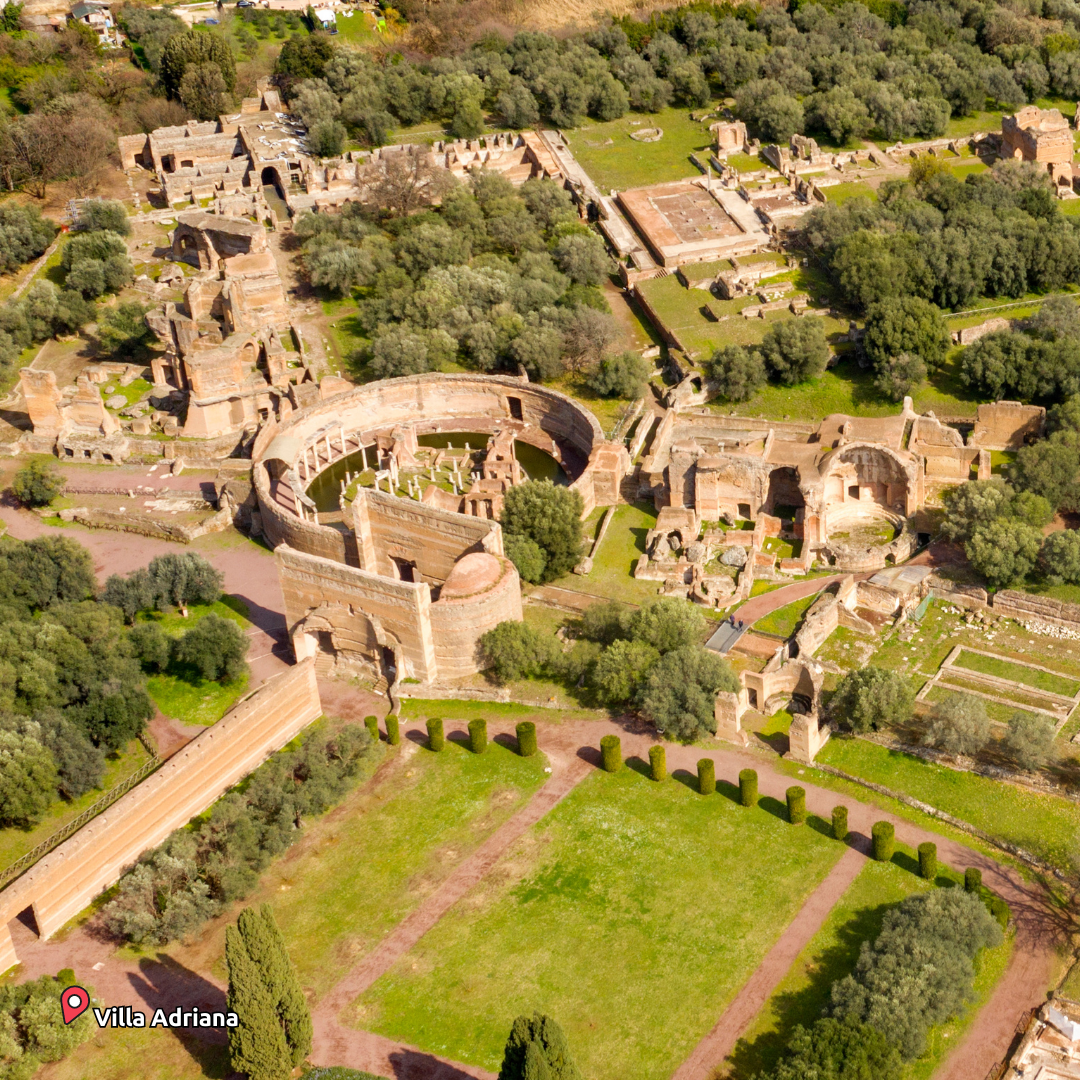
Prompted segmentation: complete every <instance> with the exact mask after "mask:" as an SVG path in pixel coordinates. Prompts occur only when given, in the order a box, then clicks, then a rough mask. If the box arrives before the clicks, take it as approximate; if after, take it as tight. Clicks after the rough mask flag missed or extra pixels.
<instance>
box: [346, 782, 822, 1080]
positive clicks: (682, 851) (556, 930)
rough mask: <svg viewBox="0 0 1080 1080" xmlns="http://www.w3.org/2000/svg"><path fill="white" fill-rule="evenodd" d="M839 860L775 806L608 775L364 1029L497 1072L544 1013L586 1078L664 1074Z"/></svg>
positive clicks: (514, 859) (570, 803)
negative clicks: (528, 1021)
mask: <svg viewBox="0 0 1080 1080" xmlns="http://www.w3.org/2000/svg"><path fill="white" fill-rule="evenodd" d="M776 808H778V807H776ZM841 850H842V849H841V848H840V845H838V844H836V843H834V842H832V841H829V840H826V839H825V838H824V837H822V836H821V835H819V834H818V833H816V832H814V831H813V830H811V829H793V828H792V827H791V826H790V825H788V824H786V823H785V822H783V821H782V820H780V819H779V817H777V816H774V814H772V813H770V812H769V810H768V809H765V808H759V809H755V810H750V811H747V810H744V809H742V808H741V807H739V806H737V805H735V804H734V803H733V802H732V801H731V800H730V799H729V798H726V797H724V796H723V795H719V794H718V795H716V796H714V797H711V798H702V797H701V796H700V795H697V794H696V793H695V792H693V791H691V790H689V788H688V787H687V786H685V785H683V784H681V783H678V782H677V781H671V782H667V783H664V784H654V783H652V782H651V781H649V780H647V779H645V778H644V777H643V776H641V775H639V774H638V773H637V772H636V771H634V770H632V769H624V770H623V771H622V772H621V773H620V774H618V775H615V776H610V775H607V774H603V773H597V774H595V775H593V776H591V777H589V778H588V779H587V780H586V781H585V782H584V783H583V784H582V785H581V786H579V787H578V788H577V789H576V790H575V791H574V792H573V793H572V794H571V795H569V796H568V797H567V798H566V799H565V800H564V801H563V802H562V803H560V804H559V806H557V807H556V808H555V810H554V811H553V812H552V813H551V814H550V815H548V817H547V818H545V819H544V821H542V822H541V823H540V824H539V825H537V826H536V827H535V828H534V829H533V830H532V831H531V832H530V833H529V834H527V835H526V837H525V838H524V839H523V840H522V842H520V843H519V844H518V845H517V846H516V847H515V848H514V849H513V850H512V851H511V852H510V853H509V854H508V855H507V857H506V858H505V859H504V860H503V861H502V863H501V864H500V865H499V866H497V867H496V868H495V870H494V871H493V872H492V874H491V875H490V876H489V877H488V879H487V880H486V881H485V882H484V883H483V884H482V885H481V886H479V887H478V888H477V889H475V890H474V891H473V892H472V893H471V894H470V895H468V896H466V897H465V899H464V900H463V901H462V902H461V903H460V904H458V905H457V907H456V908H454V909H453V910H452V911H451V912H450V913H448V914H447V915H446V916H445V917H444V918H443V920H442V922H440V923H439V925H438V926H436V927H435V928H434V929H433V930H432V931H431V932H430V933H428V934H427V935H426V937H425V938H423V939H422V940H421V942H420V943H419V945H418V946H417V947H416V948H415V949H413V951H412V952H411V953H410V954H409V955H408V956H406V957H404V958H403V959H402V960H401V961H399V963H398V964H397V965H396V966H395V967H394V968H393V969H391V971H390V972H389V973H388V974H387V975H386V976H384V977H383V978H382V979H380V980H379V981H378V982H377V983H376V984H375V985H374V986H373V987H372V988H371V990H370V991H368V992H367V993H366V994H365V995H363V997H362V998H361V1000H360V1002H359V1003H358V1006H357V1008H356V1010H355V1012H354V1013H353V1021H354V1022H355V1023H356V1024H357V1025H358V1026H361V1027H364V1028H366V1029H368V1030H376V1031H378V1032H380V1033H382V1034H384V1035H388V1036H390V1037H392V1038H400V1039H403V1040H404V1041H407V1042H409V1043H412V1044H414V1045H417V1046H419V1047H422V1048H424V1049H426V1050H430V1051H432V1052H436V1053H440V1054H446V1055H448V1056H449V1057H451V1058H454V1059H456V1060H460V1061H465V1062H470V1063H473V1064H476V1065H481V1066H483V1067H484V1068H488V1069H496V1068H498V1064H499V1061H500V1059H501V1056H502V1048H503V1043H504V1041H505V1038H506V1031H507V1029H508V1027H509V1025H510V1022H511V1021H512V1019H513V1017H514V1016H515V1015H516V1014H518V1013H520V1012H525V1011H529V1012H531V1011H532V1010H533V1009H540V1010H542V1011H544V1012H549V1013H551V1014H552V1015H554V1016H557V1017H558V1018H559V1021H560V1023H561V1024H562V1025H563V1027H564V1029H565V1030H566V1032H567V1036H568V1038H569V1041H570V1045H571V1046H572V1047H573V1048H574V1051H575V1056H576V1057H577V1060H578V1064H579V1066H580V1068H581V1070H582V1072H583V1074H584V1075H586V1076H589V1077H592V1078H594V1080H607V1078H614V1077H619V1078H620V1080H639V1078H641V1080H645V1078H648V1080H653V1078H655V1080H660V1078H661V1077H664V1078H666V1077H668V1076H669V1075H670V1074H671V1072H672V1070H673V1069H674V1068H675V1067H676V1066H677V1065H678V1064H679V1063H680V1062H681V1061H682V1060H683V1059H684V1058H685V1057H686V1055H687V1054H688V1053H689V1051H690V1050H691V1049H692V1048H693V1046H694V1045H695V1044H696V1043H697V1041H698V1040H699V1039H700V1038H701V1037H702V1036H703V1035H704V1034H705V1033H706V1032H708V1030H709V1029H710V1028H711V1027H712V1025H713V1024H714V1023H715V1022H716V1019H717V1017H718V1016H720V1014H721V1013H722V1012H723V1010H724V1009H725V1008H726V1007H727V1005H728V1004H730V1002H731V1000H732V999H733V997H734V995H735V994H736V993H737V991H738V989H739V987H741V986H742V984H743V983H744V981H745V980H746V978H747V977H748V976H749V974H750V973H751V972H752V971H753V970H754V968H755V967H756V966H757V964H758V963H759V962H760V960H761V958H762V957H763V956H764V955H765V953H766V952H767V950H768V949H769V948H770V947H771V946H772V944H773V943H774V941H775V940H776V938H777V936H778V935H779V934H780V933H781V932H782V929H783V927H785V926H786V925H787V924H788V922H789V921H790V920H791V918H792V917H793V915H794V914H795V912H796V911H797V910H798V909H799V907H800V906H801V905H802V903H803V902H804V900H805V898H806V896H807V895H808V893H809V892H810V891H811V890H812V889H813V888H815V887H816V885H817V884H819V883H820V882H821V880H822V879H823V878H824V876H825V875H826V874H827V872H828V870H829V868H830V867H831V866H832V864H833V863H834V862H835V861H836V859H837V858H839V856H840V854H841ZM615 976H617V977H615Z"/></svg>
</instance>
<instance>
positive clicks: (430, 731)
mask: <svg viewBox="0 0 1080 1080" xmlns="http://www.w3.org/2000/svg"><path fill="white" fill-rule="evenodd" d="M427 742H428V749H429V750H434V751H435V753H438V752H439V751H440V750H441V749H442V748H443V747H444V746H445V745H446V736H445V735H444V734H443V723H442V721H441V720H440V719H439V718H438V717H437V716H433V717H432V718H431V719H430V720H429V721H428V722H427Z"/></svg>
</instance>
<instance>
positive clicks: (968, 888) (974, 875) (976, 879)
mask: <svg viewBox="0 0 1080 1080" xmlns="http://www.w3.org/2000/svg"><path fill="white" fill-rule="evenodd" d="M981 888H982V871H981V870H979V869H977V868H976V867H974V866H969V867H968V868H967V869H966V870H965V871H964V892H969V893H974V894H975V895H976V896H978V895H979V890H980V889H981Z"/></svg>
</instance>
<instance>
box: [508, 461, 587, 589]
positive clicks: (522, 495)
mask: <svg viewBox="0 0 1080 1080" xmlns="http://www.w3.org/2000/svg"><path fill="white" fill-rule="evenodd" d="M583 508H584V503H583V502H582V500H581V494H580V493H579V492H577V491H574V490H572V489H570V488H567V487H556V486H555V485H554V484H552V482H551V481H550V480H528V481H526V482H525V483H523V484H518V485H517V486H516V487H512V488H511V489H510V490H509V491H508V492H507V493H506V499H505V500H504V502H503V511H502V517H501V518H500V521H501V523H502V527H503V533H504V534H505V536H506V538H507V539H509V538H510V537H511V536H523V537H525V538H527V539H529V540H532V541H533V542H534V543H535V544H536V545H537V546H538V547H539V548H540V549H541V550H542V551H543V553H544V556H545V561H544V570H543V574H542V575H541V577H540V580H541V581H542V582H543V581H551V580H553V579H554V578H557V577H561V576H562V575H563V574H566V573H568V572H569V571H570V570H572V569H573V568H574V567H575V566H576V565H577V564H578V562H579V561H580V560H581V512H582V509H583Z"/></svg>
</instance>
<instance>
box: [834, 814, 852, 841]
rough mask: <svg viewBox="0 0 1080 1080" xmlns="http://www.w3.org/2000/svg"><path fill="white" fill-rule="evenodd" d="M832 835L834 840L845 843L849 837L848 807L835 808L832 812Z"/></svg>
mask: <svg viewBox="0 0 1080 1080" xmlns="http://www.w3.org/2000/svg"><path fill="white" fill-rule="evenodd" d="M832 834H833V839H834V840H840V841H844V840H846V839H847V837H848V827H847V807H846V806H834V807H833V812H832Z"/></svg>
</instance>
